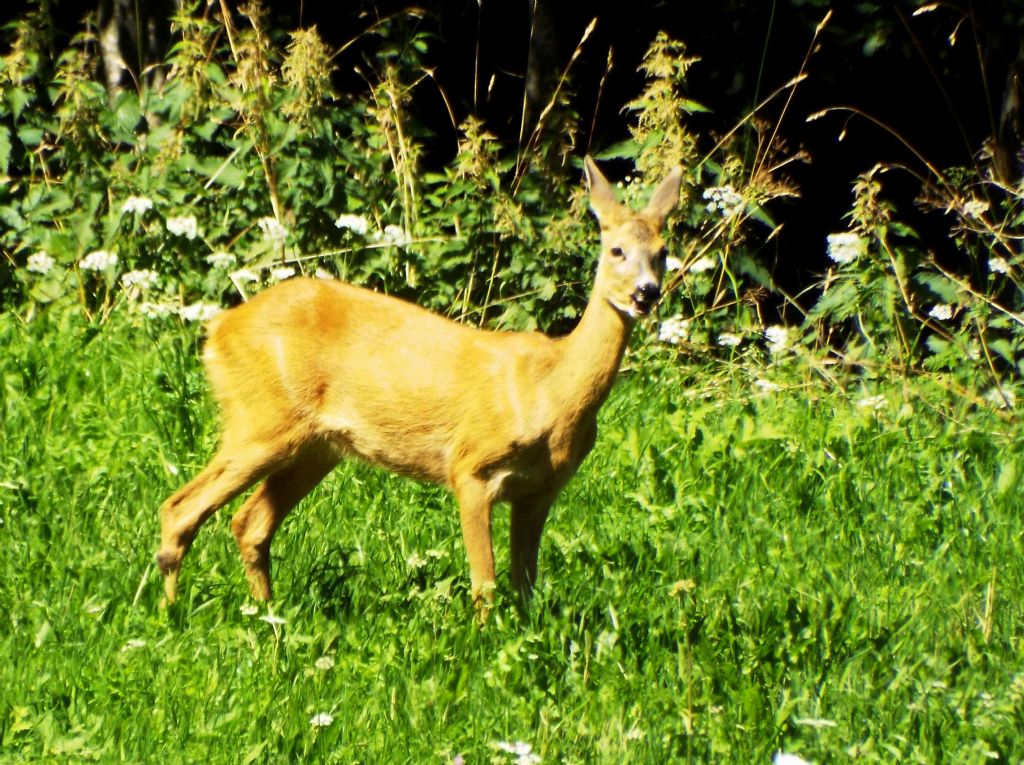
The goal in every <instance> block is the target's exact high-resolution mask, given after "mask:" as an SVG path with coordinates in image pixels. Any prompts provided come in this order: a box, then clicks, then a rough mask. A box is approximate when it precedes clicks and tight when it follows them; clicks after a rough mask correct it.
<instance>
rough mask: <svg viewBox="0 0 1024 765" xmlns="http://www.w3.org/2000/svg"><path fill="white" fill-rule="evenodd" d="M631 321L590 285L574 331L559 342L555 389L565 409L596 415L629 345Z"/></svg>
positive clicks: (596, 286)
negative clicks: (581, 315) (591, 290)
mask: <svg viewBox="0 0 1024 765" xmlns="http://www.w3.org/2000/svg"><path fill="white" fill-rule="evenodd" d="M632 329H633V320H632V319H631V318H629V317H627V316H624V315H623V314H622V313H620V312H619V311H618V310H616V309H615V308H614V307H612V305H611V304H610V303H609V302H608V301H607V299H606V298H605V297H604V294H603V291H602V290H601V285H600V283H597V284H595V285H594V292H593V294H592V295H591V296H590V302H589V303H588V304H587V308H586V310H585V311H584V312H583V318H581V319H580V323H579V324H577V325H576V328H575V329H574V330H573V331H572V332H571V333H570V334H569V335H568V336H566V337H565V338H563V339H562V341H561V342H562V351H563V352H562V357H561V359H560V360H559V362H558V365H557V366H556V368H555V370H554V375H555V382H556V388H557V390H558V394H559V396H560V398H561V399H562V404H563V405H564V406H565V407H566V408H567V409H575V410H576V411H579V412H596V411H597V409H598V408H599V407H600V406H601V404H603V403H604V400H605V398H607V396H608V393H609V391H611V388H612V385H613V383H614V382H615V375H616V374H617V373H618V371H619V364H620V363H621V362H622V354H623V353H624V352H625V350H626V344H627V343H628V342H629V333H630V331H631V330H632Z"/></svg>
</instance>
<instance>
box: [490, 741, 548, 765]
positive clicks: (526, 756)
mask: <svg viewBox="0 0 1024 765" xmlns="http://www.w3.org/2000/svg"><path fill="white" fill-rule="evenodd" d="M494 747H495V748H496V749H498V750H499V751H502V752H505V753H506V754H511V755H512V756H514V757H515V758H516V759H515V763H516V765H538V763H540V755H539V754H537V753H536V752H534V751H533V747H532V746H530V745H529V744H528V743H526V742H525V741H516V742H513V743H510V742H508V741H499V742H498V743H496V744H495V745H494Z"/></svg>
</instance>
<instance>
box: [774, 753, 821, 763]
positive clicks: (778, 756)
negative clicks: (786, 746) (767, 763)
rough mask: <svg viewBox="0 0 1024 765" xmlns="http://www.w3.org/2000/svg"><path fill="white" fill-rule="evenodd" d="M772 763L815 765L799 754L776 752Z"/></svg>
mask: <svg viewBox="0 0 1024 765" xmlns="http://www.w3.org/2000/svg"><path fill="white" fill-rule="evenodd" d="M772 763H774V765H814V763H812V762H810V761H808V760H805V759H804V758H803V757H801V756H800V755H798V754H787V753H786V752H776V753H775V757H774V758H773V759H772Z"/></svg>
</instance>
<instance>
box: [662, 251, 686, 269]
mask: <svg viewBox="0 0 1024 765" xmlns="http://www.w3.org/2000/svg"><path fill="white" fill-rule="evenodd" d="M682 269H683V261H681V260H680V259H679V258H677V257H676V256H675V255H669V256H668V257H667V258H665V273H672V272H673V271H681V270H682Z"/></svg>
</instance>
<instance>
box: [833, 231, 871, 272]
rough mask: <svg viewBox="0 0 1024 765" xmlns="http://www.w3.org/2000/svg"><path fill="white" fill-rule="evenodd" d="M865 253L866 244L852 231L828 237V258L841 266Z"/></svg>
mask: <svg viewBox="0 0 1024 765" xmlns="http://www.w3.org/2000/svg"><path fill="white" fill-rule="evenodd" d="M866 252H867V243H866V242H865V241H864V240H863V239H861V238H860V236H858V235H857V234H855V233H853V232H852V231H843V232H841V233H839V234H829V235H828V256H829V258H831V259H832V261H833V262H835V263H838V264H839V265H841V266H844V265H846V264H847V263H852V262H853V261H855V260H857V258H859V257H861V256H862V255H863V254H864V253H866Z"/></svg>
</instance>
